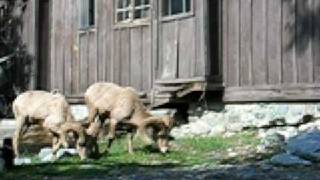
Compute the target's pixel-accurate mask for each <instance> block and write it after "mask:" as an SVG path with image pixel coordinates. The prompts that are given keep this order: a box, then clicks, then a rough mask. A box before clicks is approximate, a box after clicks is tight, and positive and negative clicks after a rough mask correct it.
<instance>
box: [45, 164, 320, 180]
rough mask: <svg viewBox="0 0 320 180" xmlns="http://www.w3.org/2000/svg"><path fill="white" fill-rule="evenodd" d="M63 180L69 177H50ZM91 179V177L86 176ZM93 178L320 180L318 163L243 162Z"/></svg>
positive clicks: (94, 179)
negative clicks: (289, 164) (244, 163)
mask: <svg viewBox="0 0 320 180" xmlns="http://www.w3.org/2000/svg"><path fill="white" fill-rule="evenodd" d="M47 179H52V180H63V179H66V180H67V179H72V178H69V177H51V178H47ZM84 179H88V178H84ZM90 179H91V180H102V179H119V180H127V179H128V180H171V179H172V180H177V179H181V180H220V179H223V180H224V179H226V180H238V179H239V180H242V179H244V180H300V179H301V180H320V171H319V166H312V167H295V168H284V167H274V166H271V165H266V164H264V165H261V164H255V165H241V166H231V165H230V166H218V167H213V168H209V167H194V168H178V169H175V168H173V169H170V168H152V169H151V168H135V169H130V170H128V169H126V170H122V169H121V168H120V169H115V170H112V171H111V172H108V174H107V175H102V176H97V177H90Z"/></svg>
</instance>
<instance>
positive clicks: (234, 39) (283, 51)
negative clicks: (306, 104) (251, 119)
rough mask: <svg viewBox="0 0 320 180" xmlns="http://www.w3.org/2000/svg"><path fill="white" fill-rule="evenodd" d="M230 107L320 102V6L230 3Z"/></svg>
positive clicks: (294, 0) (226, 7)
mask: <svg viewBox="0 0 320 180" xmlns="http://www.w3.org/2000/svg"><path fill="white" fill-rule="evenodd" d="M222 10H223V12H222V15H223V36H222V37H223V62H224V64H223V65H224V82H225V86H226V89H225V96H224V100H225V101H288V100H289V101H290V100H294V101H295V100H319V99H320V91H319V90H320V89H319V88H320V84H319V82H320V81H319V80H320V74H319V72H320V31H319V29H320V23H319V22H320V1H318V0H241V1H239V0H224V1H223V7H222Z"/></svg>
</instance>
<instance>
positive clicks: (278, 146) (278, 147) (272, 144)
mask: <svg viewBox="0 0 320 180" xmlns="http://www.w3.org/2000/svg"><path fill="white" fill-rule="evenodd" d="M284 147H285V137H284V136H283V135H281V134H279V133H276V132H275V133H272V134H267V135H266V136H265V137H264V138H263V139H262V140H261V143H260V145H259V146H258V151H259V152H261V153H266V152H280V151H282V150H283V149H284Z"/></svg>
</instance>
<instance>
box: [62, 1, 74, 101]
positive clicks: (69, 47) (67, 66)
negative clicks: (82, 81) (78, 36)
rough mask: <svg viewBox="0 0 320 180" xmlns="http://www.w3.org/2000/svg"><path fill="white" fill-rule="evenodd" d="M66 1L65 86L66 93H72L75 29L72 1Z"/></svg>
mask: <svg viewBox="0 0 320 180" xmlns="http://www.w3.org/2000/svg"><path fill="white" fill-rule="evenodd" d="M65 3H66V7H65V8H66V9H65V11H64V12H65V21H64V27H65V37H64V39H65V42H64V44H65V48H64V69H65V70H64V71H65V77H64V87H65V89H64V90H65V95H67V96H68V95H71V89H72V88H71V84H72V82H71V80H72V74H71V63H72V54H71V53H72V44H73V36H72V32H73V31H74V30H73V29H72V25H71V23H72V1H65Z"/></svg>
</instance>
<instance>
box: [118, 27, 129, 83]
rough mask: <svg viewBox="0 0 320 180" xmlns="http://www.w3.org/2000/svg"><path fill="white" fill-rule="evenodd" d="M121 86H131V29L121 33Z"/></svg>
mask: <svg viewBox="0 0 320 180" xmlns="http://www.w3.org/2000/svg"><path fill="white" fill-rule="evenodd" d="M120 40H121V60H120V61H121V62H120V63H121V69H120V71H121V72H120V78H121V79H120V82H121V83H120V85H122V86H129V85H130V43H129V42H130V29H125V30H123V31H121V37H120Z"/></svg>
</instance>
